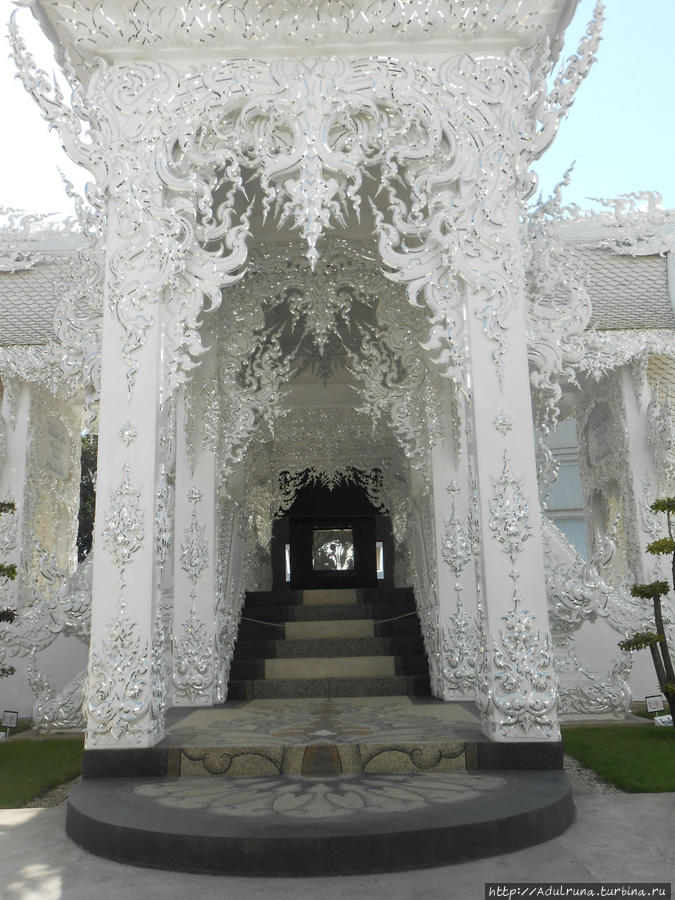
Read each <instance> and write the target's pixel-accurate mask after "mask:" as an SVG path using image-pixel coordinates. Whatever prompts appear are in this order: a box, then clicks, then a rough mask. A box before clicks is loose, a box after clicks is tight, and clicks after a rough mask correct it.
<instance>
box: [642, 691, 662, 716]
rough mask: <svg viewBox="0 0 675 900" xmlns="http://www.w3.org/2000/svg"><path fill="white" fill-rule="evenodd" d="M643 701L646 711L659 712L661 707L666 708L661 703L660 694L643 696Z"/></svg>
mask: <svg viewBox="0 0 675 900" xmlns="http://www.w3.org/2000/svg"><path fill="white" fill-rule="evenodd" d="M645 703H646V704H647V712H661V710H662V709H665V708H666V707H665V706H664V705H663V697H662V696H661V694H652V695H651V696H650V697H645Z"/></svg>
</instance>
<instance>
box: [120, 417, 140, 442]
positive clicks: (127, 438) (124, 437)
mask: <svg viewBox="0 0 675 900" xmlns="http://www.w3.org/2000/svg"><path fill="white" fill-rule="evenodd" d="M137 437H138V428H134V426H133V425H132V424H131V422H126V423H125V424H124V425H123V426H122V428H121V430H120V440H121V441H122V443H123V444H124V446H125V447H131V445H132V444H133V443H134V442H135V440H136V438H137Z"/></svg>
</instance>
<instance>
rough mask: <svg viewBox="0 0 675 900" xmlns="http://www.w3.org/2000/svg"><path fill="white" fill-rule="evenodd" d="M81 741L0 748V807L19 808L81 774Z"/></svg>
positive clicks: (16, 743)
mask: <svg viewBox="0 0 675 900" xmlns="http://www.w3.org/2000/svg"><path fill="white" fill-rule="evenodd" d="M82 746H83V745H82V741H11V742H8V743H2V744H0V807H2V808H8V807H9V808H18V807H21V806H24V805H25V804H26V803H27V802H28V801H29V800H31V799H32V798H33V797H37V796H39V795H40V794H44V792H45V791H48V790H49V789H50V788H53V787H56V786H57V785H59V784H63V782H64V781H70V780H71V779H72V778H75V777H76V776H77V775H79V774H80V772H81V770H82Z"/></svg>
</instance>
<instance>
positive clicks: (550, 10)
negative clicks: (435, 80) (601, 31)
mask: <svg viewBox="0 0 675 900" xmlns="http://www.w3.org/2000/svg"><path fill="white" fill-rule="evenodd" d="M45 7H46V8H47V9H48V10H49V11H50V13H51V15H52V16H53V17H54V18H55V19H56V22H57V24H58V28H59V29H63V30H64V31H65V32H66V34H67V35H68V38H69V40H68V42H67V43H68V44H70V43H71V42H72V43H74V44H75V46H76V47H77V49H78V51H79V52H80V53H82V54H83V55H86V56H89V55H94V56H98V55H100V54H101V53H102V52H104V51H103V49H102V48H107V49H108V50H111V49H113V48H116V49H124V50H133V51H134V52H137V53H138V52H140V51H141V50H142V51H143V53H144V54H147V53H148V52H152V51H157V50H159V49H160V48H167V47H172V48H173V47H178V48H194V49H203V48H204V47H206V48H210V47H212V48H218V49H220V48H221V47H223V46H228V47H229V46H232V45H233V44H234V46H237V47H242V48H245V49H246V51H247V52H248V54H249V55H252V54H253V53H254V52H255V51H256V50H257V49H260V48H261V45H265V44H273V45H279V44H280V45H282V46H283V45H290V46H302V47H312V46H316V47H317V48H321V47H322V46H325V45H329V46H330V45H334V44H336V43H338V44H339V43H342V42H346V43H347V44H349V45H354V44H356V45H358V44H363V43H367V44H370V43H373V42H377V41H389V42H390V41H392V40H405V42H406V43H408V42H412V41H414V42H426V41H435V40H440V41H452V40H466V39H469V38H473V39H480V38H483V39H485V38H497V39H500V38H501V39H504V38H508V39H510V40H511V41H522V40H525V41H526V43H528V44H529V43H531V42H532V40H533V38H534V37H536V36H540V35H541V33H542V32H543V31H546V30H547V29H550V28H553V27H554V26H555V25H557V21H558V18H557V16H558V15H559V11H558V8H557V6H556V5H555V4H542V3H539V2H535V0H521V2H520V3H519V5H518V13H517V15H516V14H514V12H513V10H512V9H510V8H509V7H504V6H501V7H492V6H490V5H488V4H485V3H482V2H477V3H472V4H465V5H464V6H462V7H457V6H456V4H455V3H453V2H451V0H425V2H424V3H420V2H418V0H401V2H399V3H397V4H395V5H392V4H389V3H384V2H382V0H369V2H367V3H365V4H360V5H356V4H354V3H351V2H348V0H313V2H308V3H304V4H303V5H302V6H300V7H298V8H297V9H296V8H295V7H291V8H289V7H288V5H287V4H286V3H284V2H283V0H273V2H265V0H253V2H247V0H230V2H228V3H227V5H225V6H214V7H210V8H209V10H208V15H207V14H205V9H204V6H203V4H202V3H200V2H199V0H181V2H180V4H179V3H178V2H177V0H162V3H161V6H160V5H158V4H155V3H153V2H152V0H143V2H140V0H135V2H133V3H132V4H131V5H128V4H126V3H123V2H121V0H105V2H104V0H96V2H93V3H84V2H81V0H78V2H76V3H68V4H67V6H65V7H64V6H63V0H45ZM62 8H63V12H62ZM179 10H180V13H179ZM575 71H576V70H575ZM564 75H565V77H566V78H569V75H568V73H567V72H564ZM558 80H559V81H560V82H562V83H563V84H564V79H563V77H562V76H559V79H558Z"/></svg>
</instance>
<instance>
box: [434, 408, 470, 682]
mask: <svg viewBox="0 0 675 900" xmlns="http://www.w3.org/2000/svg"><path fill="white" fill-rule="evenodd" d="M439 413H440V414H441V415H442V416H443V419H444V427H443V429H442V437H441V439H440V440H439V441H438V442H437V443H436V444H435V445H434V447H433V448H432V451H431V480H432V491H433V508H434V519H435V538H436V546H435V552H436V559H437V567H436V568H437V573H438V574H437V578H438V607H439V628H440V641H441V685H442V696H443V699H445V700H474V699H475V695H476V675H477V671H478V657H479V649H478V628H477V614H478V608H477V604H478V593H477V581H476V567H475V563H474V559H475V554H476V536H475V528H474V522H473V515H474V514H473V493H472V482H473V475H472V472H471V471H470V468H469V458H468V453H467V446H466V435H465V430H464V428H463V426H462V419H461V415H460V412H459V410H456V411H455V415H454V416H451V414H450V411H449V410H445V411H439Z"/></svg>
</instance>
